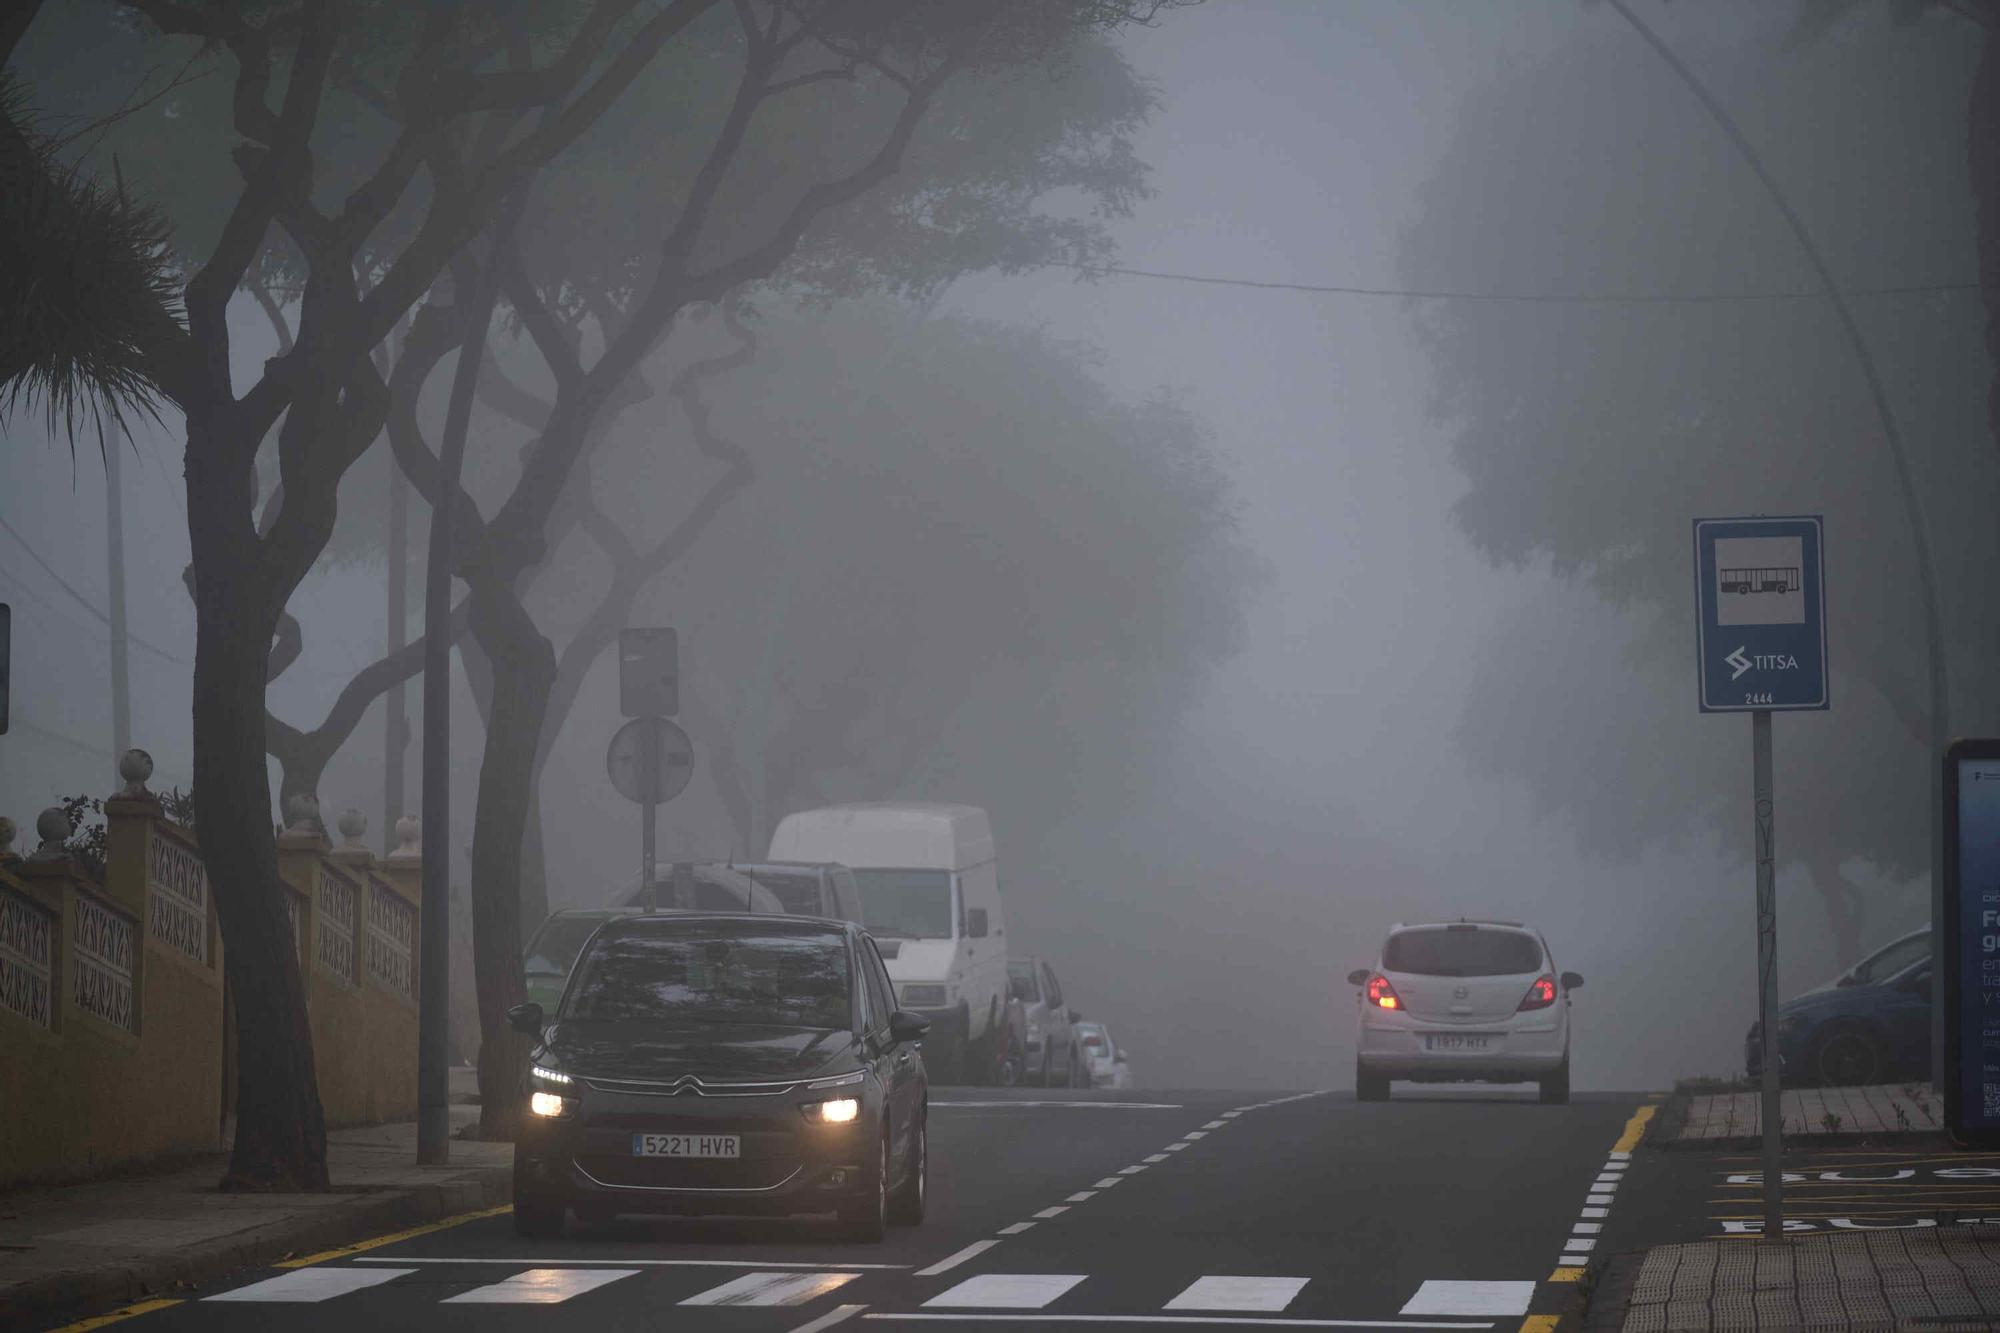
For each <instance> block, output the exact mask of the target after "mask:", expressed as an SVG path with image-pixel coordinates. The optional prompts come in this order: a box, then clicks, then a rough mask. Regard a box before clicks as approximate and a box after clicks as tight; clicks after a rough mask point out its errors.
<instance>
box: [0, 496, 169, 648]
mask: <svg viewBox="0 0 2000 1333" xmlns="http://www.w3.org/2000/svg"><path fill="white" fill-rule="evenodd" d="M0 532H5V533H6V534H7V535H8V536H9V537H12V538H13V539H14V540H15V541H16V542H18V543H19V544H20V547H21V549H22V550H24V551H26V552H27V553H28V558H29V559H30V560H32V561H34V562H35V563H36V564H38V565H40V566H41V567H42V572H43V573H44V574H47V575H48V576H49V578H50V579H52V580H54V582H55V585H56V586H57V587H58V588H61V589H62V590H63V591H64V592H66V593H68V594H69V595H70V600H72V601H74V602H75V603H76V604H77V605H78V606H80V607H82V608H83V609H84V610H86V611H88V612H90V614H91V615H92V616H93V617H94V618H95V619H96V620H97V623H98V624H100V625H103V626H104V627H105V629H107V630H109V629H110V628H111V617H109V616H107V615H105V614H104V612H102V611H100V610H99V609H98V608H97V604H96V603H95V602H93V601H91V600H90V599H89V598H88V597H85V596H84V595H83V594H82V593H80V592H78V591H77V590H76V589H75V588H74V587H72V586H70V582H69V580H68V579H65V578H64V577H63V576H62V575H60V574H58V573H56V571H55V569H54V567H53V566H51V565H50V564H49V562H48V561H46V560H44V559H42V556H41V552H39V551H37V550H36V549H35V548H34V547H33V546H32V545H30V544H29V542H28V539H27V538H26V537H23V536H22V535H21V534H20V533H18V532H16V531H15V530H14V526H13V525H12V524H11V523H9V522H8V521H7V520H6V519H4V518H0ZM8 577H9V578H15V576H14V575H11V574H10V575H9V576H8ZM15 581H16V582H19V583H21V586H22V587H28V586H29V585H28V584H27V583H26V582H25V581H22V580H20V579H18V578H15ZM125 637H126V638H127V639H129V640H130V641H131V642H132V643H133V644H134V645H135V646H136V647H140V648H144V649H145V650H146V651H147V652H149V653H152V654H153V655H154V656H155V657H162V658H165V659H166V660H167V661H169V662H173V663H175V664H177V665H179V666H186V665H187V659H186V658H185V657H178V656H176V655H175V654H173V653H170V652H168V651H167V650H166V649H165V648H162V647H160V646H159V645H158V644H156V643H148V642H147V641H146V640H144V639H142V638H140V637H139V636H138V635H136V634H133V633H131V632H129V631H128V632H127V633H126V635H125Z"/></svg>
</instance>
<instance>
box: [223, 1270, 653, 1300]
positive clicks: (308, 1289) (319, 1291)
mask: <svg viewBox="0 0 2000 1333" xmlns="http://www.w3.org/2000/svg"><path fill="white" fill-rule="evenodd" d="M416 1271H417V1270H416V1269H414V1268H297V1269H294V1270H292V1271H291V1272H289V1273H280V1274H279V1275H278V1276H277V1277H267V1278H265V1279H264V1280H263V1281H262V1282H252V1283H251V1284H250V1285H249V1286H247V1287H238V1288H237V1289H236V1290H234V1291H223V1292H218V1293H216V1294H215V1295H213V1296H204V1297H202V1299H203V1300H205V1301H296V1302H312V1301H323V1300H327V1299H329V1298H331V1297H334V1296H345V1295H346V1294H347V1293H348V1292H350V1291H360V1290H362V1289H364V1288H367V1287H373V1286H378V1285H380V1284H381V1283H384V1282H390V1281H393V1280H395V1279H396V1278H399V1277H402V1276H404V1275H406V1274H409V1273H414V1272H416ZM620 1276H623V1274H620Z"/></svg>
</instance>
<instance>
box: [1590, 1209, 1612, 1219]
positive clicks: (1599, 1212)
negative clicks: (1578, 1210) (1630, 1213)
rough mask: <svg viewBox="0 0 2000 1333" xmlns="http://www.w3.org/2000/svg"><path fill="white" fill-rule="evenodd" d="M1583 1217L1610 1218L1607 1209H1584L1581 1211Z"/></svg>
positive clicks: (1609, 1211)
mask: <svg viewBox="0 0 2000 1333" xmlns="http://www.w3.org/2000/svg"><path fill="white" fill-rule="evenodd" d="M1583 1215H1584V1216H1585V1217H1609V1216H1611V1210H1610V1209H1609V1208H1586V1209H1584V1210H1583Z"/></svg>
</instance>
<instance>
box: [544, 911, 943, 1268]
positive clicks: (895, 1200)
mask: <svg viewBox="0 0 2000 1333" xmlns="http://www.w3.org/2000/svg"><path fill="white" fill-rule="evenodd" d="M893 994H894V992H893V990H892V989H891V988H890V985H889V976H888V972H887V970H886V969H885V968H884V967H883V966H882V959H881V954H880V953H879V952H878V951H877V949H876V947H875V942H874V940H873V939H872V938H870V937H869V936H868V935H867V934H866V933H865V932H864V931H863V930H862V929H861V928H860V927H859V926H856V925H854V924H852V923H851V922H843V921H823V920H812V919H809V918H805V917H796V916H739V915H728V916H724V915H698V914H681V913H662V914H653V915H645V914H641V915H633V916H623V917H619V918H617V919H614V920H612V921H609V922H607V923H605V924H604V925H603V927H602V928H601V929H599V930H598V932H597V933H596V934H595V935H593V936H592V937H591V939H590V942H589V944H588V945H587V946H586V947H585V949H584V952H583V955H582V956H581V957H580V958H578V959H577V962H576V967H575V971H574V974H573V975H572V977H571V979H570V984H569V986H568V988H567V989H566V990H565V991H564V993H563V998H562V1005H561V1008H560V1009H559V1010H558V1011H557V1013H556V1014H555V1016H554V1018H553V1019H552V1020H550V1021H549V1022H548V1023H547V1025H546V1029H545V1028H544V1015H543V1013H542V1008H541V1006H540V1005H537V1004H524V1005H521V1006H519V1007H518V1008H516V1009H514V1010H512V1011H510V1013H509V1018H510V1020H511V1021H512V1022H513V1024H514V1026H515V1027H516V1028H517V1029H518V1030H520V1031H522V1032H524V1033H529V1034H540V1036H541V1044H540V1045H539V1046H537V1047H536V1048H535V1051H534V1054H533V1057H532V1061H531V1063H532V1066H533V1068H532V1070H531V1072H530V1074H529V1079H528V1086H527V1087H526V1088H524V1089H523V1091H522V1096H523V1098H524V1099H525V1100H526V1101H527V1103H528V1106H527V1110H528V1114H527V1115H526V1116H524V1117H523V1121H524V1123H523V1125H522V1127H521V1130H520V1134H519V1137H518V1138H517V1140H516V1143H515V1148H514V1226H515V1229H516V1230H517V1231H519V1232H520V1233H521V1234H522V1235H524V1236H551V1235H556V1234H559V1233H560V1232H561V1230H562V1229H563V1227H564V1225H565V1222H566V1220H567V1214H568V1213H570V1212H574V1213H576V1214H577V1216H578V1217H579V1218H580V1219H582V1220H585V1221H596V1220H603V1219H607V1218H610V1217H613V1216H616V1215H618V1214H620V1213H655V1214H658V1213H670V1214H714V1213H730V1214H738V1215H742V1214H756V1215H771V1214H785V1213H835V1214H837V1215H838V1216H839V1218H840V1220H841V1222H842V1223H843V1225H844V1228H845V1230H846V1231H847V1233H848V1234H849V1235H850V1236H851V1237H853V1238H854V1239H857V1240H880V1239H881V1238H882V1231H883V1227H884V1226H885V1225H886V1224H887V1223H889V1222H901V1223H915V1222H919V1221H922V1220H923V1215H924V1194H925V1189H926V1184H927V1174H928V1167H929V1163H928V1134H927V1132H926V1124H925V1116H926V1113H927V1110H928V1104H929V1085H928V1082H927V1080H926V1078H925V1075H924V1062H923V1055H922V1050H921V1041H922V1038H923V1034H924V1030H925V1027H926V1024H925V1022H924V1020H923V1019H921V1018H918V1017H917V1016H916V1015H914V1014H909V1013H903V1012H900V1011H898V1010H897V1009H896V1008H895V1005H894V1001H893V999H892V996H893Z"/></svg>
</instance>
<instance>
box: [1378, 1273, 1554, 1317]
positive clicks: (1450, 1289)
mask: <svg viewBox="0 0 2000 1333" xmlns="http://www.w3.org/2000/svg"><path fill="white" fill-rule="evenodd" d="M1534 1299H1535V1284H1534V1283H1532V1282H1440V1281H1436V1280H1432V1281H1428V1282H1426V1283H1424V1284H1423V1285H1422V1286H1421V1287H1418V1288H1417V1294H1416V1295H1414V1296H1412V1297H1410V1299H1409V1300H1408V1301H1406V1302H1405V1303H1404V1305H1403V1308H1402V1310H1401V1311H1400V1313H1402V1314H1406V1315H1424V1314H1427V1315H1483V1314H1493V1315H1524V1314H1526V1313H1528V1304H1529V1302H1531V1301H1533V1300H1534Z"/></svg>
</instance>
